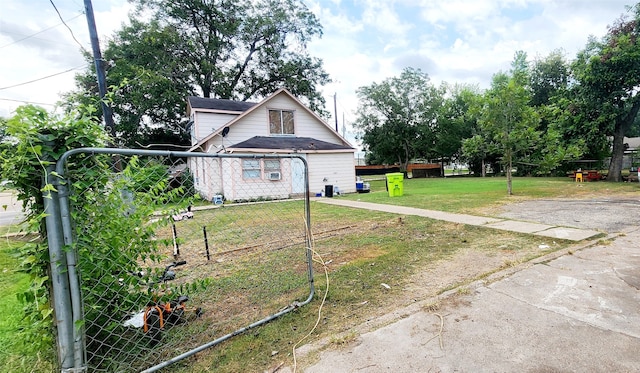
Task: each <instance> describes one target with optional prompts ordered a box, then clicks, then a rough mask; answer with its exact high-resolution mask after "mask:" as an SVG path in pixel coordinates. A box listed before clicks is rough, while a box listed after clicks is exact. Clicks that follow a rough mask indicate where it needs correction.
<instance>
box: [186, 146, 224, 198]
mask: <svg viewBox="0 0 640 373" xmlns="http://www.w3.org/2000/svg"><path fill="white" fill-rule="evenodd" d="M220 163H221V160H220V159H217V158H200V157H192V158H189V168H190V170H191V173H192V174H193V178H194V180H193V184H194V187H195V189H196V192H197V193H198V194H199V195H200V196H201V197H202V198H204V199H206V200H207V201H212V200H213V196H214V195H216V194H223V192H224V189H223V188H224V186H223V184H222V173H221V168H220Z"/></svg>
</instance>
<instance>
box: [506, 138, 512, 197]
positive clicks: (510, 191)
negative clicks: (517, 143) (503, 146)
mask: <svg viewBox="0 0 640 373" xmlns="http://www.w3.org/2000/svg"><path fill="white" fill-rule="evenodd" d="M512 166H513V164H512V160H511V150H510V149H509V150H507V194H508V195H513V188H512V186H511V167H512Z"/></svg>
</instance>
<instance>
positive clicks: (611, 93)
mask: <svg viewBox="0 0 640 373" xmlns="http://www.w3.org/2000/svg"><path fill="white" fill-rule="evenodd" d="M639 37H640V3H639V4H636V5H635V6H634V7H632V8H629V13H628V14H627V15H624V16H622V17H621V18H619V19H618V20H616V21H615V22H614V24H613V25H612V26H610V27H609V29H608V32H607V34H606V35H605V36H604V37H603V38H602V40H601V41H597V40H595V39H591V40H590V41H589V43H588V44H587V46H586V48H585V49H584V50H583V51H581V52H580V53H579V54H578V57H577V59H576V61H575V62H574V63H573V65H572V68H573V72H574V75H575V78H576V80H577V84H576V85H575V87H573V90H572V92H571V94H570V96H569V98H570V99H569V100H568V101H567V105H566V111H567V113H565V118H567V119H568V120H567V121H568V122H569V124H570V125H574V126H575V124H576V123H575V119H576V118H579V119H580V120H581V122H582V123H579V124H581V125H582V126H583V127H584V129H583V130H582V131H581V132H587V134H588V135H589V134H593V133H595V134H596V135H595V136H593V137H594V138H595V139H594V140H595V141H596V142H595V144H589V145H590V146H600V149H602V145H603V144H606V141H607V137H608V138H611V139H612V140H611V143H612V149H613V150H612V152H611V162H610V165H609V171H608V180H610V181H621V180H622V175H621V171H622V160H623V155H624V143H623V141H624V136H626V135H627V133H629V132H630V130H631V128H632V125H633V123H634V121H635V119H636V117H637V115H638V111H639V110H640V95H638V90H639V89H640V40H638V39H639ZM576 132H578V131H576Z"/></svg>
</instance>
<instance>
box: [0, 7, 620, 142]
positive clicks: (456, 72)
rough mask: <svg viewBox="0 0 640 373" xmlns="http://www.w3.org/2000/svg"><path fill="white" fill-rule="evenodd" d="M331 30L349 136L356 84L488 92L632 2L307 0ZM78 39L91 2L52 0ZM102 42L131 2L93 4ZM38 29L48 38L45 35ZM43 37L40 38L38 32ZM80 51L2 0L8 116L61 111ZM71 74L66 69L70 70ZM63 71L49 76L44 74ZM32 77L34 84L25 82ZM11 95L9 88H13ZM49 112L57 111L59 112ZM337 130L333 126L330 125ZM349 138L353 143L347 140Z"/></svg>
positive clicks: (42, 10)
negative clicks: (35, 106) (404, 83)
mask: <svg viewBox="0 0 640 373" xmlns="http://www.w3.org/2000/svg"><path fill="white" fill-rule="evenodd" d="M304 1H305V3H306V4H307V6H308V7H309V9H310V10H311V11H313V12H314V13H315V14H316V16H317V17H318V19H319V20H320V22H321V24H322V25H323V27H324V35H323V37H322V38H321V39H319V40H316V41H313V42H312V43H311V44H310V45H309V48H310V50H311V53H312V54H313V55H315V56H317V57H320V58H322V59H323V60H324V64H325V69H326V70H327V72H328V73H329V74H330V75H331V77H332V79H333V80H334V83H331V84H329V85H327V86H326V87H324V88H323V94H324V96H325V98H326V100H327V109H328V110H329V111H331V112H333V95H334V94H336V95H337V101H338V105H337V106H338V110H337V111H338V119H339V122H340V123H341V124H342V119H343V118H344V119H345V122H346V124H347V129H348V130H349V129H350V126H349V123H351V122H352V121H353V119H354V118H355V111H356V109H357V104H358V101H357V97H356V94H355V92H356V90H357V88H358V87H361V86H365V85H369V84H371V83H373V82H380V81H382V80H383V79H385V78H388V77H391V76H396V75H398V74H399V73H400V71H401V70H402V69H403V68H405V67H414V68H420V69H422V70H423V71H424V72H426V73H428V74H429V75H430V77H431V80H432V82H433V83H434V84H440V83H441V82H448V83H469V84H477V85H479V86H480V88H486V87H487V86H488V84H489V82H490V80H491V76H492V75H493V74H495V73H496V72H498V71H500V70H506V69H508V68H509V63H510V62H511V60H512V58H513V56H514V53H515V52H516V51H517V50H524V51H526V52H527V54H528V56H529V59H530V60H531V59H533V58H535V57H536V56H546V55H547V54H548V53H549V52H550V51H552V50H554V49H558V48H562V49H563V50H564V51H565V53H566V56H567V58H568V59H572V58H573V57H574V56H575V55H576V52H577V51H579V50H580V49H582V48H583V47H584V46H585V44H586V42H587V40H588V37H589V35H594V36H596V37H598V38H600V37H601V36H603V35H604V34H605V33H606V27H607V25H609V24H611V23H613V22H614V21H615V20H616V19H617V18H618V17H619V16H620V15H621V14H622V13H624V12H625V11H626V10H625V5H631V4H632V2H631V1H629V0H352V1H343V0H304ZM53 2H54V3H55V4H56V6H57V7H58V10H59V11H60V13H61V15H62V18H63V19H64V20H65V21H66V23H67V25H68V26H69V28H70V29H71V30H72V31H73V35H74V36H75V38H76V39H77V40H78V41H79V43H80V44H82V45H83V47H84V48H86V49H87V50H90V41H89V37H88V31H87V25H86V18H85V17H84V15H83V14H82V12H83V11H84V6H83V0H53ZM93 6H94V11H95V16H96V23H97V28H98V33H99V35H100V37H101V40H102V41H103V43H104V40H105V39H106V38H107V37H109V36H110V35H111V34H112V32H113V31H114V30H115V29H117V28H118V27H119V26H120V24H121V23H122V22H124V21H126V19H127V14H128V12H129V11H130V10H131V5H130V4H128V3H127V2H126V0H94V1H93ZM38 32H40V33H38ZM36 33H38V34H37V35H34V34H36ZM79 50H80V47H79V45H78V43H76V42H75V41H74V40H73V37H72V33H71V31H69V30H68V29H67V28H66V27H65V26H64V25H63V24H62V23H61V21H60V18H59V17H58V15H57V14H56V11H55V10H54V8H53V6H52V5H51V2H50V1H49V0H29V1H24V0H2V1H0V71H1V72H2V73H0V116H9V115H11V113H12V111H13V110H15V108H16V107H17V106H19V105H20V104H22V102H23V101H29V102H35V103H41V104H54V103H55V102H56V101H57V100H58V98H59V94H60V93H62V92H66V91H69V90H71V89H73V73H74V71H77V70H73V69H77V68H80V69H82V68H83V66H85V61H84V60H83V58H82V56H81V53H80V51H79ZM65 71H67V72H65ZM54 74H58V75H56V76H53V77H51V78H47V79H41V80H39V79H40V78H43V77H46V76H49V75H54ZM31 80H38V81H37V82H34V83H29V84H22V83H25V82H28V81H31ZM14 85H15V87H12V88H7V87H11V86H14ZM45 107H47V108H50V109H53V106H48V105H46V106H45ZM330 123H333V119H332V120H331V121H330ZM349 137H351V136H349Z"/></svg>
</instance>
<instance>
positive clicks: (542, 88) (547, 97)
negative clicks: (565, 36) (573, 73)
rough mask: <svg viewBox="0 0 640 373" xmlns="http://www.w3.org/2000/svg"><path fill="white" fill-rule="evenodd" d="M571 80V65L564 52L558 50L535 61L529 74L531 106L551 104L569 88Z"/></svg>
mask: <svg viewBox="0 0 640 373" xmlns="http://www.w3.org/2000/svg"><path fill="white" fill-rule="evenodd" d="M569 78H570V72H569V63H568V62H567V61H566V59H565V57H564V53H563V51H562V50H560V49H557V50H554V51H552V52H551V53H549V55H548V56H546V57H543V58H537V59H535V60H534V61H533V63H532V64H531V66H530V73H529V85H530V87H531V105H533V106H535V107H540V106H542V105H547V104H549V103H550V102H551V99H552V98H553V97H554V96H556V95H557V94H558V92H560V91H562V90H565V89H566V88H567V84H568V82H569Z"/></svg>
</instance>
